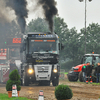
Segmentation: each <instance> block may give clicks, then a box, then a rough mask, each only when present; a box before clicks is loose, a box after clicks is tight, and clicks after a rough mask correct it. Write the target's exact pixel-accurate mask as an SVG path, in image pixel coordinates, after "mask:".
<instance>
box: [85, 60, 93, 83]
mask: <svg viewBox="0 0 100 100" xmlns="http://www.w3.org/2000/svg"><path fill="white" fill-rule="evenodd" d="M92 69H93V66H92V65H90V62H88V63H87V66H86V83H88V81H90V83H92V76H91V75H92Z"/></svg>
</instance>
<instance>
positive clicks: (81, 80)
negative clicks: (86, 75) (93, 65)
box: [79, 71, 85, 82]
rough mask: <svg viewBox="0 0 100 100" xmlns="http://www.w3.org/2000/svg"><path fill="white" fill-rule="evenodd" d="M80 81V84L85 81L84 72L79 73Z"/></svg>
mask: <svg viewBox="0 0 100 100" xmlns="http://www.w3.org/2000/svg"><path fill="white" fill-rule="evenodd" d="M79 81H80V82H83V81H85V80H83V72H82V71H80V72H79Z"/></svg>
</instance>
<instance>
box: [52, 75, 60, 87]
mask: <svg viewBox="0 0 100 100" xmlns="http://www.w3.org/2000/svg"><path fill="white" fill-rule="evenodd" d="M58 84H59V77H56V79H54V80H52V85H53V86H57V85H58Z"/></svg>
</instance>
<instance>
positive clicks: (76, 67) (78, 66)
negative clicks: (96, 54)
mask: <svg viewBox="0 0 100 100" xmlns="http://www.w3.org/2000/svg"><path fill="white" fill-rule="evenodd" d="M85 65H86V64H80V65H77V66H75V67H74V71H75V72H80V71H81V70H82V67H83V66H85Z"/></svg>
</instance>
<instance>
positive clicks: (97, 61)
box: [95, 57, 100, 65]
mask: <svg viewBox="0 0 100 100" xmlns="http://www.w3.org/2000/svg"><path fill="white" fill-rule="evenodd" d="M97 63H100V57H98V58H97V60H96V61H95V65H96V64H97Z"/></svg>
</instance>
